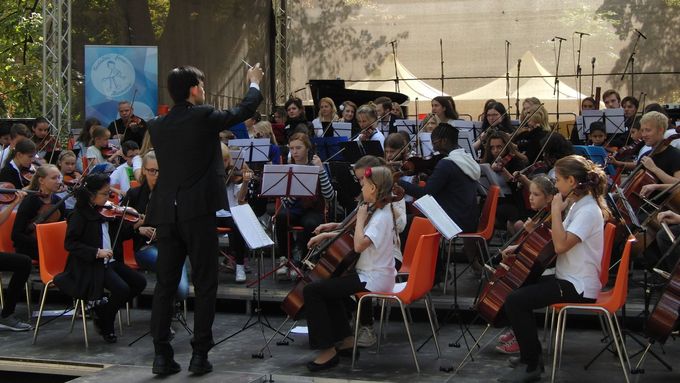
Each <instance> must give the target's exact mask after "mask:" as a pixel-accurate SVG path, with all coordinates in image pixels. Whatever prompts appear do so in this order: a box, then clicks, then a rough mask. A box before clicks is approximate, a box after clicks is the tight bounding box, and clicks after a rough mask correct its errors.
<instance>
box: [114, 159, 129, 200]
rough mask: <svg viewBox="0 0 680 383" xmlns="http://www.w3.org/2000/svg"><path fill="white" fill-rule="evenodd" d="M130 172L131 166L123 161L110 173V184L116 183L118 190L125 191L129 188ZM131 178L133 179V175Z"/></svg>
mask: <svg viewBox="0 0 680 383" xmlns="http://www.w3.org/2000/svg"><path fill="white" fill-rule="evenodd" d="M128 172H129V173H128ZM130 174H132V166H130V165H128V164H127V162H124V163H123V164H122V165H120V166H118V167H117V168H116V170H114V171H113V173H111V185H118V188H119V189H120V191H122V192H123V193H127V191H128V190H130ZM132 178H133V179H134V175H133V176H132Z"/></svg>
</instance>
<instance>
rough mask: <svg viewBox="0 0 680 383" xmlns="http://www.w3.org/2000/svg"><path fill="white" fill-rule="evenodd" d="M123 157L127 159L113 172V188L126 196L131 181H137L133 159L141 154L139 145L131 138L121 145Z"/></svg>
mask: <svg viewBox="0 0 680 383" xmlns="http://www.w3.org/2000/svg"><path fill="white" fill-rule="evenodd" d="M120 152H121V158H122V159H124V160H125V162H123V163H122V164H120V165H118V167H117V168H116V170H114V171H113V173H111V185H112V186H111V190H113V191H114V192H116V193H118V194H120V195H121V196H124V195H125V193H127V191H128V189H130V183H131V182H132V181H136V179H135V173H134V170H133V168H132V160H133V159H134V158H135V156H137V155H139V145H137V143H136V142H134V141H132V140H130V141H125V142H123V144H122V145H121V146H120Z"/></svg>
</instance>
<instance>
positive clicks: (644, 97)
mask: <svg viewBox="0 0 680 383" xmlns="http://www.w3.org/2000/svg"><path fill="white" fill-rule="evenodd" d="M640 99H641V100H642V104H641V105H642V108H641V109H642V113H640V114H639V115H638V113H637V111H636V112H635V116H633V123H632V124H630V127H629V128H628V134H627V135H626V141H625V142H624V143H623V146H628V142H629V141H630V133H631V131H630V130H631V128H632V127H633V125H635V121H637V119H638V118H639V117H641V116H642V115H643V114H644V110H645V103H646V102H647V93H645V92H640ZM614 137H616V134H612V136H611V137H610V138H609V139H608V140H607V141H606V142H605V143H604V146H605V147H607V146H609V144H611V142H612V141H613V140H614Z"/></svg>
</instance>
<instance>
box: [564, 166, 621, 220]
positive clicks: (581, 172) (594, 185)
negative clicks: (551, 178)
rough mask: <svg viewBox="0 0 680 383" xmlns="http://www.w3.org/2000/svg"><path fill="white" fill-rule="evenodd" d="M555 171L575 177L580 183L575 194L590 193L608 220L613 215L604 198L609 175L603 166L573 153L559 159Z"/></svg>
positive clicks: (565, 175)
mask: <svg viewBox="0 0 680 383" xmlns="http://www.w3.org/2000/svg"><path fill="white" fill-rule="evenodd" d="M555 171H556V172H558V173H559V174H560V175H561V176H562V177H569V176H572V177H574V179H575V180H576V182H577V183H578V186H577V187H576V188H575V189H574V194H575V195H577V196H582V195H584V194H586V193H589V194H590V195H592V196H593V198H594V199H595V201H597V205H598V206H599V207H600V210H602V216H603V217H604V219H605V220H608V219H609V218H610V217H611V212H610V211H609V207H608V206H607V203H606V201H605V200H604V195H605V193H606V192H607V175H606V174H605V173H604V170H602V168H600V167H599V166H598V165H596V164H595V163H593V162H592V161H591V160H588V159H586V158H584V157H581V156H579V155H575V154H573V155H570V156H566V157H563V158H561V159H559V160H558V161H557V162H556V163H555Z"/></svg>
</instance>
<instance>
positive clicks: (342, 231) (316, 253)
mask: <svg viewBox="0 0 680 383" xmlns="http://www.w3.org/2000/svg"><path fill="white" fill-rule="evenodd" d="M393 193H395V194H396V196H392V197H388V198H386V199H383V200H381V201H377V202H376V203H374V204H373V205H372V206H371V207H370V208H369V217H370V216H371V214H372V213H373V212H374V211H375V210H377V209H381V208H382V207H384V206H385V205H387V204H388V203H391V202H396V201H398V200H400V199H401V198H403V196H404V194H403V189H401V188H400V187H399V186H396V185H395V187H394V189H393ZM359 206H361V204H360V205H359ZM359 206H357V208H356V209H354V211H352V212H351V213H350V214H349V215H348V216H347V217H346V218H345V219H344V220H343V221H342V222H341V223H340V225H339V228H338V229H336V233H337V234H336V235H335V236H334V237H333V238H330V239H328V240H326V241H323V242H322V243H320V244H319V246H317V247H316V248H313V249H312V250H311V251H310V252H309V253H308V254H307V256H306V257H305V259H304V260H303V261H302V262H303V268H304V269H307V270H305V271H304V273H303V276H302V279H300V280H299V281H298V282H297V283H296V284H295V287H293V289H292V290H291V291H290V293H288V295H286V297H285V298H284V299H283V302H282V303H281V308H282V309H283V311H284V312H285V313H286V314H287V315H288V316H289V317H290V318H293V319H294V320H298V319H299V318H300V314H301V311H302V308H303V306H304V297H303V290H304V288H305V286H307V285H308V284H310V283H312V282H315V281H319V280H322V279H329V278H334V277H339V276H342V275H343V274H345V273H346V272H347V271H350V270H351V269H352V268H354V265H355V264H356V262H357V261H358V260H359V254H358V253H356V252H355V251H354V238H353V230H354V225H355V224H356V217H357V212H358V211H359ZM369 219H370V218H369ZM315 261H316V263H314V262H315Z"/></svg>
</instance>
